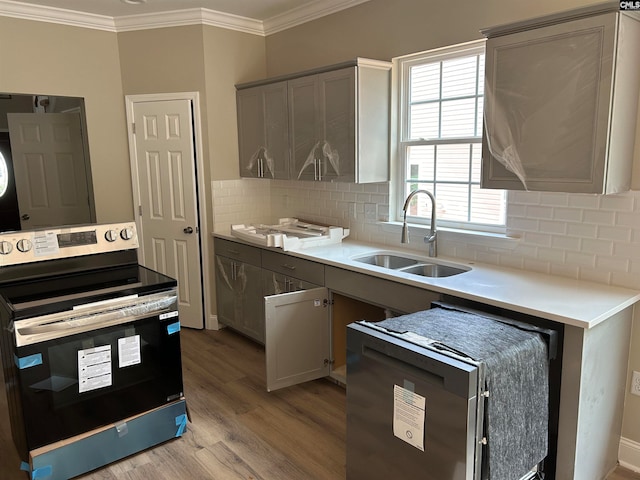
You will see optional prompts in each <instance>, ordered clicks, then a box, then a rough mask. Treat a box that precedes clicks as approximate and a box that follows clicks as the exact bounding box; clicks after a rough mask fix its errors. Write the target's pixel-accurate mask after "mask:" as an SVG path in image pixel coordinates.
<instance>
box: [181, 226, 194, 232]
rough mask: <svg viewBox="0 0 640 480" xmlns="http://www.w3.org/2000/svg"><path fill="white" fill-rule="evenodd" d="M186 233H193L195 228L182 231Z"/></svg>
mask: <svg viewBox="0 0 640 480" xmlns="http://www.w3.org/2000/svg"><path fill="white" fill-rule="evenodd" d="M182 231H183V232H184V233H193V228H191V227H187V228H185V229H183V230H182Z"/></svg>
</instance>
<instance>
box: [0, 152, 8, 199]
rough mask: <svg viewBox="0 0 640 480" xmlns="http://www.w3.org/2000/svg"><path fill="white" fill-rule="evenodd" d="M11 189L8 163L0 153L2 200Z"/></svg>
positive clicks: (0, 189) (0, 190)
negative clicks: (9, 188)
mask: <svg viewBox="0 0 640 480" xmlns="http://www.w3.org/2000/svg"><path fill="white" fill-rule="evenodd" d="M8 187H9V170H8V169H7V161H6V160H5V158H4V155H2V152H0V198H2V197H3V196H4V194H5V193H7V188H8Z"/></svg>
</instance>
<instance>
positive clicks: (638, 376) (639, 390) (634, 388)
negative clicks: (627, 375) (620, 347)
mask: <svg viewBox="0 0 640 480" xmlns="http://www.w3.org/2000/svg"><path fill="white" fill-rule="evenodd" d="M631 393H632V394H634V395H638V396H640V372H636V371H635V370H634V372H633V376H632V377H631Z"/></svg>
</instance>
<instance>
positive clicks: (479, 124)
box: [475, 97, 484, 137]
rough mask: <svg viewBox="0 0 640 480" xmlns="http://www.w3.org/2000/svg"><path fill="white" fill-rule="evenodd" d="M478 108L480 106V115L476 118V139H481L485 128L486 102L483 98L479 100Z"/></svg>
mask: <svg viewBox="0 0 640 480" xmlns="http://www.w3.org/2000/svg"><path fill="white" fill-rule="evenodd" d="M476 102H477V106H478V115H477V117H476V133H475V135H476V137H481V136H482V129H483V128H484V123H483V121H484V101H483V97H479V98H478V99H477V100H476Z"/></svg>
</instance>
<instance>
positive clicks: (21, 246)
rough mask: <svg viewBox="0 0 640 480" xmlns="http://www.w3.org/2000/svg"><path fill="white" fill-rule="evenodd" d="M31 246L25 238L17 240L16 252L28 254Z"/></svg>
mask: <svg viewBox="0 0 640 480" xmlns="http://www.w3.org/2000/svg"><path fill="white" fill-rule="evenodd" d="M32 246H33V244H32V243H31V241H29V240H27V239H26V238H23V239H22V240H18V243H17V244H16V247H18V250H20V251H21V252H28V251H29V250H31V247H32Z"/></svg>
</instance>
